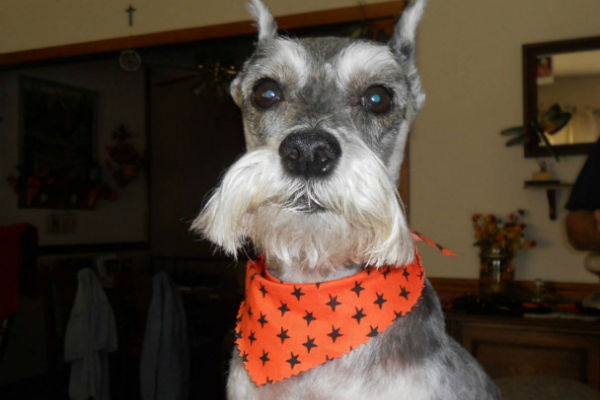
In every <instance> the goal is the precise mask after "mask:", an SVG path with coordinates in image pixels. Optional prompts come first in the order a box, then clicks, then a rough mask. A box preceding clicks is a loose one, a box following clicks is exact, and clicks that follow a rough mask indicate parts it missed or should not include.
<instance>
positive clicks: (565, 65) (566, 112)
mask: <svg viewBox="0 0 600 400" xmlns="http://www.w3.org/2000/svg"><path fill="white" fill-rule="evenodd" d="M523 90H524V93H523V94H524V97H523V107H524V113H523V116H524V126H525V127H526V129H527V130H528V134H529V141H528V142H527V143H525V146H524V147H525V157H545V156H550V155H551V152H550V151H549V149H548V144H547V143H549V144H550V145H551V146H552V149H553V150H554V153H556V154H558V155H568V154H587V153H588V152H589V149H590V148H591V146H592V144H593V143H594V142H596V141H597V140H598V138H599V137H600V36H599V37H590V38H583V39H573V40H563V41H557V42H545V43H534V44H526V45H523ZM536 127H537V128H538V130H542V131H543V132H544V135H543V136H544V137H545V139H547V142H546V141H545V140H544V137H541V135H539V134H538V133H536Z"/></svg>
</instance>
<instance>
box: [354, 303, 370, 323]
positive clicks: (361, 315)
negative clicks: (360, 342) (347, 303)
mask: <svg viewBox="0 0 600 400" xmlns="http://www.w3.org/2000/svg"><path fill="white" fill-rule="evenodd" d="M354 308H355V309H356V314H354V315H353V316H352V318H354V319H355V320H356V322H358V323H359V324H360V320H361V319H363V318H364V317H366V316H367V314H365V313H363V309H362V308H361V309H360V310H359V309H358V307H354Z"/></svg>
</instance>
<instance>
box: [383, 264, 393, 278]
mask: <svg viewBox="0 0 600 400" xmlns="http://www.w3.org/2000/svg"><path fill="white" fill-rule="evenodd" d="M390 272H392V269H391V268H390V267H385V268H384V270H383V279H387V276H388V275H389V273H390Z"/></svg>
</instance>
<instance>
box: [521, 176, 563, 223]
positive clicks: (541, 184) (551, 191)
mask: <svg viewBox="0 0 600 400" xmlns="http://www.w3.org/2000/svg"><path fill="white" fill-rule="evenodd" d="M524 185H525V189H544V190H545V191H546V197H547V198H548V215H549V217H550V219H551V220H555V219H556V190H557V189H568V188H570V187H572V186H573V184H572V183H565V182H560V181H554V180H553V181H525V182H524Z"/></svg>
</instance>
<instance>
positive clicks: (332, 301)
mask: <svg viewBox="0 0 600 400" xmlns="http://www.w3.org/2000/svg"><path fill="white" fill-rule="evenodd" d="M325 304H327V305H328V306H329V307H331V310H332V311H334V312H335V308H336V307H337V306H339V305H340V304H342V303H340V302H339V301H338V300H337V296H332V295H329V301H328V302H327V303H325Z"/></svg>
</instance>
